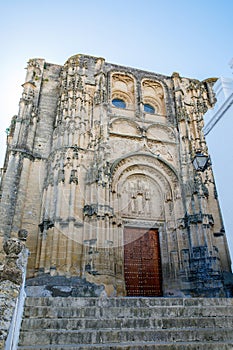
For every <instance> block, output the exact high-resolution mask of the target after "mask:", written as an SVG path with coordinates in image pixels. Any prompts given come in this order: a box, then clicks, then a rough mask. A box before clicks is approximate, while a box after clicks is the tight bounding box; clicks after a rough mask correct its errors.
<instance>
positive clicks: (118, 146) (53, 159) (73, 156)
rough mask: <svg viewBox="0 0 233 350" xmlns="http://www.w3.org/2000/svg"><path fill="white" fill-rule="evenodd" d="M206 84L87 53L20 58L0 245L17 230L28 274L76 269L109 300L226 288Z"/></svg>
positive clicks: (66, 273)
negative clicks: (23, 70)
mask: <svg viewBox="0 0 233 350" xmlns="http://www.w3.org/2000/svg"><path fill="white" fill-rule="evenodd" d="M214 82H215V80H214V79H207V80H205V81H198V80H195V79H189V78H183V77H181V76H180V75H179V74H178V73H173V75H172V76H170V77H169V76H164V75H161V74H156V73H152V72H146V71H142V70H139V69H134V68H129V67H123V66H119V65H115V64H110V63H107V62H106V61H105V60H104V59H103V58H97V57H92V56H87V55H75V56H72V57H70V58H69V59H68V60H67V61H66V63H65V64H64V65H63V66H61V65H57V64H51V63H47V62H46V61H45V60H44V59H31V60H29V62H28V66H27V74H26V80H25V83H24V84H23V93H22V98H21V99H20V103H19V113H18V115H17V116H14V117H13V119H12V123H11V126H10V129H9V134H8V138H7V152H6V159H5V164H4V174H3V178H2V183H1V207H0V208H1V221H0V235H1V236H0V239H1V247H2V244H3V242H4V241H5V240H6V239H8V238H9V237H15V236H17V233H18V231H19V230H22V229H24V230H27V231H28V234H29V235H28V240H27V246H28V249H29V251H30V256H29V260H28V267H27V278H28V279H35V278H37V277H38V276H41V275H46V276H49V277H50V278H51V279H52V278H55V277H56V276H63V277H65V278H66V279H67V280H69V279H70V278H72V277H76V278H78V279H80V280H83V281H87V282H88V283H91V284H92V285H93V286H96V288H98V286H103V287H104V291H105V293H106V294H107V295H108V296H225V295H226V290H225V286H224V281H223V274H224V272H230V271H231V267H230V266H231V262H230V258H229V252H228V246H227V240H226V236H225V232H224V226H223V222H222V217H221V212H220V208H219V203H218V198H217V193H216V187H215V183H214V177H213V173H212V168H211V164H210V160H209V155H208V149H207V145H206V141H205V138H204V134H203V126H204V125H203V124H204V123H203V115H204V113H205V112H206V111H207V110H208V109H209V108H212V107H213V106H214V103H215V97H214V93H213V90H212V86H213V84H214ZM198 157H199V158H198ZM199 160H200V161H201V160H203V161H204V160H205V164H204V163H203V164H199V163H198V161H199ZM199 165H200V166H199ZM195 166H196V167H195Z"/></svg>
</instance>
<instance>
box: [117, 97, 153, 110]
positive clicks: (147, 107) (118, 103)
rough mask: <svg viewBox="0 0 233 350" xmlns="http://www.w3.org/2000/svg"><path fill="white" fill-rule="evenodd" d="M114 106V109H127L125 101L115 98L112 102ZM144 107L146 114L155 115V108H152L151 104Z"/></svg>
mask: <svg viewBox="0 0 233 350" xmlns="http://www.w3.org/2000/svg"><path fill="white" fill-rule="evenodd" d="M112 104H113V106H114V107H117V108H123V109H124V108H126V103H125V101H124V100H122V99H120V98H114V99H113V100H112ZM143 106H144V112H146V113H151V114H154V113H155V108H154V107H153V106H151V105H150V104H149V103H145V104H144V105H143Z"/></svg>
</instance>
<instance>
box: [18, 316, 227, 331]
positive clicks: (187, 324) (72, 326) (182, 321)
mask: <svg viewBox="0 0 233 350" xmlns="http://www.w3.org/2000/svg"><path fill="white" fill-rule="evenodd" d="M211 327H215V328H216V329H217V328H232V329H233V315H232V316H229V317H224V318H223V317H202V318H198V317H193V318H190V317H189V318H187V317H178V318H170V317H161V318H160V317H159V318H118V319H109V318H106V319H93V318H91V319H87V318H77V319H76V318H54V319H48V318H26V319H24V320H23V322H22V325H21V330H22V331H23V330H28V329H34V330H37V329H47V330H48V329H50V330H56V329H59V330H65V329H69V330H79V329H86V330H89V329H103V328H104V329H124V328H127V329H135V328H140V329H151V328H152V329H171V328H186V329H187V328H189V329H191V328H211Z"/></svg>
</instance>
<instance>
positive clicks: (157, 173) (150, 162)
mask: <svg viewBox="0 0 233 350" xmlns="http://www.w3.org/2000/svg"><path fill="white" fill-rule="evenodd" d="M132 168H134V169H135V170H134V171H135V172H137V171H140V173H143V171H145V172H148V175H149V174H153V176H154V177H155V178H157V179H158V180H157V181H159V180H160V181H162V183H163V184H165V183H166V186H168V184H169V188H170V189H172V188H175V187H176V186H177V184H178V174H177V172H176V170H175V169H174V168H173V167H172V166H171V165H170V164H169V163H167V162H166V161H165V160H162V159H161V158H158V157H156V156H152V155H150V154H146V153H140V154H131V155H128V156H126V157H124V158H120V159H118V160H116V161H115V162H114V163H113V164H112V168H111V173H112V190H113V191H115V192H116V191H117V184H118V182H119V180H120V178H121V177H122V176H123V174H124V172H131V169H132ZM143 169H148V170H143ZM150 176H151V175H150ZM164 181H165V182H164Z"/></svg>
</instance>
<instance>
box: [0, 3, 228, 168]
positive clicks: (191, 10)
mask: <svg viewBox="0 0 233 350" xmlns="http://www.w3.org/2000/svg"><path fill="white" fill-rule="evenodd" d="M232 40H233V1H232V0H221V1H220V0H196V1H187V0H161V1H159V0H141V1H139V0H118V1H111V0H88V1H85V0H82V1H81V0H63V1H61V0H40V1H29V0H7V1H1V2H0V47H1V55H0V77H1V79H0V99H1V111H0V163H1V164H2V162H3V155H4V150H5V141H6V134H5V129H6V128H7V127H8V126H9V124H10V120H11V117H12V116H13V115H15V114H17V113H18V103H19V99H20V96H21V93H22V87H21V85H22V84H23V82H24V79H25V72H26V71H25V70H24V68H25V67H26V65H27V61H28V59H29V58H34V57H40V58H45V59H46V61H47V62H52V63H57V64H64V62H65V61H66V60H67V58H69V57H70V56H72V55H74V54H77V53H86V54H89V55H94V56H101V57H104V58H105V59H106V61H107V62H111V63H118V64H121V65H123V66H131V67H136V68H142V69H143V70H149V71H153V72H157V73H162V74H165V75H171V74H172V73H173V72H174V71H177V72H179V73H180V75H182V76H186V77H193V78H197V79H200V80H203V79H205V78H208V77H220V76H225V77H232V71H231V69H230V67H229V61H230V60H231V58H232V57H233V48H232Z"/></svg>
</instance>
